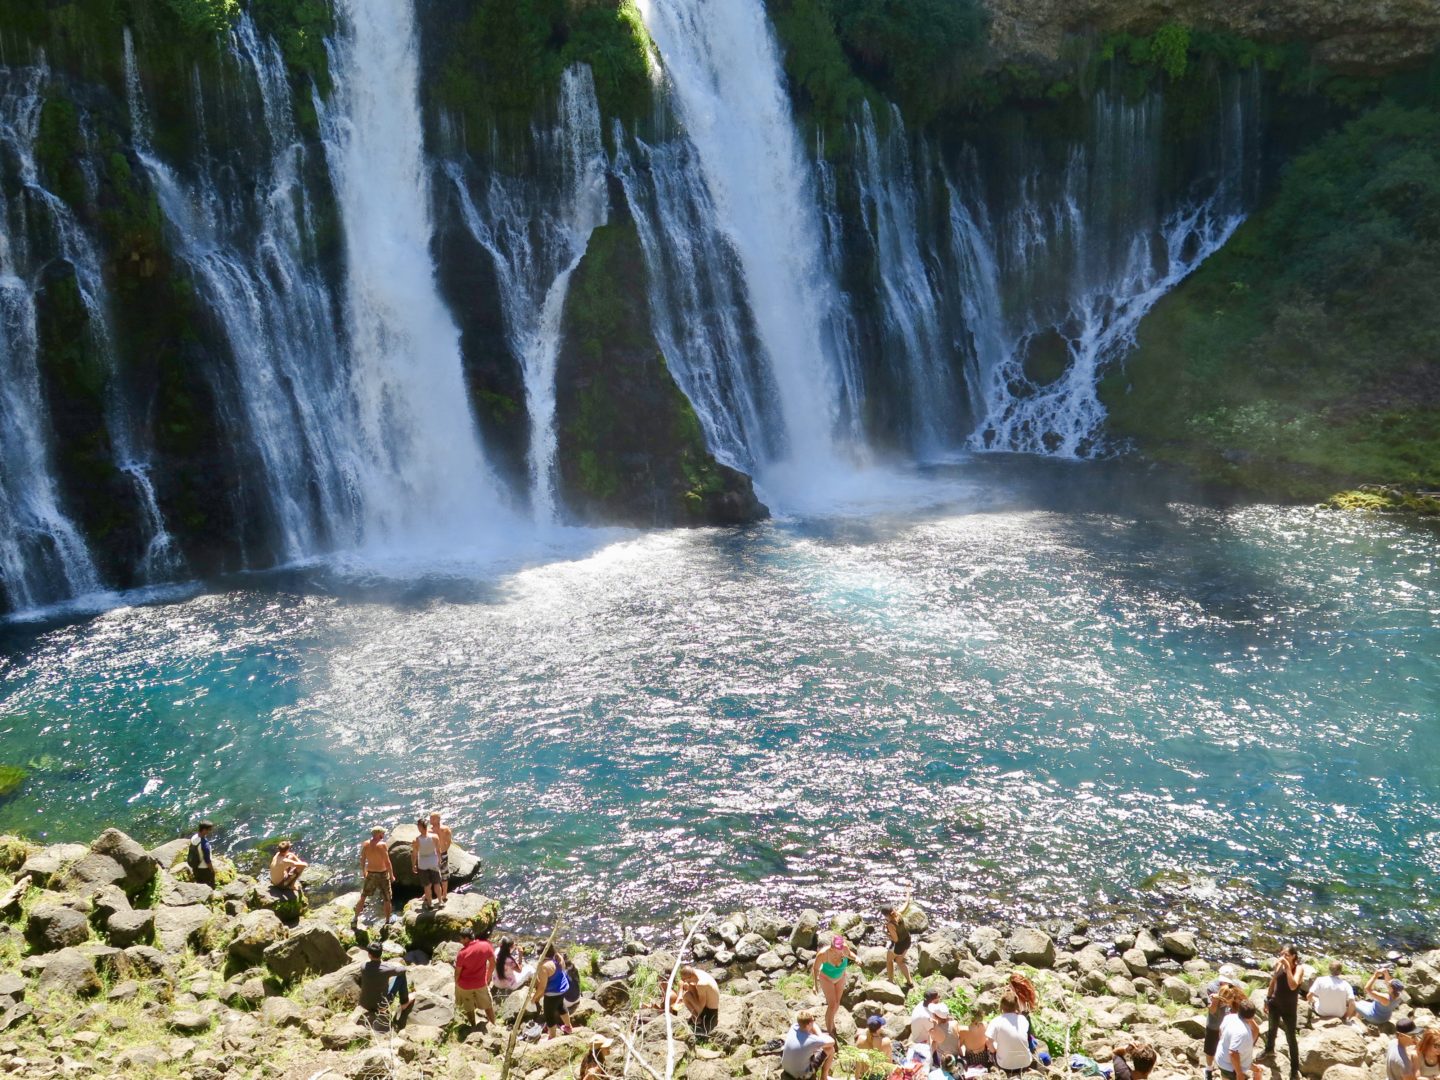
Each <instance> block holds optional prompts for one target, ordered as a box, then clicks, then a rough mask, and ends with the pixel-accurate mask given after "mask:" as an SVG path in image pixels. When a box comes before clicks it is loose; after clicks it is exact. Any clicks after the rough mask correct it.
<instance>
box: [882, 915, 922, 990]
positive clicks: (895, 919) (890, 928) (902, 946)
mask: <svg viewBox="0 0 1440 1080" xmlns="http://www.w3.org/2000/svg"><path fill="white" fill-rule="evenodd" d="M912 895H913V893H910V892H907V893H906V894H905V902H904V903H903V904H901V905H900V906H899V907H898V908H893V907H892V908H886V909H885V936H886V937H887V938H888V939H889V944H888V945H886V947H885V978H886V980H887V981H889V982H894V981H895V969H896V968H899V969H900V974H901V975H903V976H904V977H905V985H906V986H907V987H908V986H910V985H911V984H913V983H914V981H915V980H913V979H912V978H910V968H909V966H908V965H907V964H906V962H905V954H906V953H907V952H909V951H910V928H909V927H908V926H906V925H905V915H906V913H907V912H909V910H910V897H911V896H912Z"/></svg>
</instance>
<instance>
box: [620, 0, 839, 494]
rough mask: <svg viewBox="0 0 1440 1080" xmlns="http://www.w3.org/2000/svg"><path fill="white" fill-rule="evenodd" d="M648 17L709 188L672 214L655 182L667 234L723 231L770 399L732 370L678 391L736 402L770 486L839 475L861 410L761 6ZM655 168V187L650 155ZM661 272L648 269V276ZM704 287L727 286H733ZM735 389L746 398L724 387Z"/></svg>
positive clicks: (681, 188) (741, 371)
mask: <svg viewBox="0 0 1440 1080" xmlns="http://www.w3.org/2000/svg"><path fill="white" fill-rule="evenodd" d="M639 7H640V12H641V16H642V17H643V18H644V20H645V24H646V26H647V27H648V29H649V31H650V34H651V37H652V38H653V39H654V40H655V42H656V44H657V46H658V47H659V51H660V55H661V57H662V60H663V62H664V66H665V70H666V73H667V75H668V78H669V82H670V86H671V88H672V90H673V93H674V98H675V101H676V104H677V106H678V112H679V115H680V118H681V120H682V121H683V123H684V127H685V133H686V135H687V136H688V138H689V141H690V143H691V144H692V145H693V147H694V150H695V161H694V162H687V164H698V166H699V169H700V171H701V174H702V176H703V181H704V185H705V188H706V193H705V197H704V198H699V197H698V196H697V193H695V192H694V191H693V189H691V184H693V180H692V181H689V182H687V183H682V184H675V183H670V184H668V185H666V186H667V187H668V188H669V190H668V192H667V194H669V195H670V196H672V197H676V196H678V197H679V199H680V201H679V202H678V203H676V202H673V201H670V200H667V199H666V198H665V196H664V195H662V194H661V193H660V190H659V189H660V187H661V185H662V184H663V183H664V180H662V179H657V180H656V189H657V190H656V196H657V198H656V201H657V202H659V203H661V204H662V206H661V208H660V209H659V211H658V215H657V216H658V222H659V224H661V225H662V226H663V225H666V224H675V223H678V222H682V221H685V220H686V219H687V218H690V217H692V215H694V214H696V213H700V214H705V215H713V221H714V224H713V225H710V226H709V228H707V229H705V230H704V231H702V232H700V233H699V235H700V236H706V234H707V233H709V232H711V230H714V231H715V232H718V233H719V234H721V235H723V237H724V238H725V241H726V242H727V244H728V246H729V248H730V249H731V251H733V256H734V259H735V261H736V263H737V264H738V267H739V270H740V274H741V277H742V279H743V283H744V290H745V298H746V301H747V306H748V308H749V310H750V313H751V316H752V318H753V320H754V329H755V335H756V338H757V339H758V342H759V346H760V348H761V350H762V352H763V365H762V366H763V370H764V374H765V378H766V382H767V383H768V386H766V387H764V388H761V387H757V386H756V385H755V383H754V377H755V375H756V374H757V372H756V370H755V367H754V366H752V365H749V364H744V363H736V362H730V363H727V364H726V368H725V370H723V371H716V372H711V373H705V374H698V375H697V374H696V373H693V372H692V373H689V374H688V375H685V376H680V375H679V373H678V372H677V378H680V379H681V385H682V387H684V388H686V389H687V390H688V389H690V388H691V387H694V386H696V385H703V384H705V383H707V382H710V383H712V384H713V385H712V386H710V387H707V388H706V389H707V390H709V391H710V392H711V396H714V395H715V394H728V395H729V397H730V398H731V400H733V401H737V402H738V403H739V404H740V406H741V413H740V415H739V416H738V417H736V418H735V419H734V420H733V421H732V425H733V427H734V428H735V429H736V430H735V432H734V433H735V434H738V435H740V436H741V437H748V436H749V435H750V434H751V433H752V429H753V427H754V426H755V425H756V422H757V420H760V418H762V417H763V421H762V422H763V424H764V425H765V426H766V427H767V428H769V432H768V437H766V438H765V439H764V440H763V442H761V443H759V444H755V443H748V444H747V445H746V447H745V449H746V450H748V455H747V456H748V457H750V458H751V459H752V460H754V461H755V462H756V465H757V466H758V468H759V470H760V471H761V473H762V474H764V473H767V472H768V473H770V474H771V475H772V476H773V475H774V474H775V473H776V469H775V466H776V464H777V462H778V461H779V460H783V461H784V462H785V465H786V471H795V472H798V473H799V474H800V476H802V477H803V476H806V475H814V474H817V473H819V472H821V471H826V470H830V469H833V468H834V466H835V465H836V463H837V462H838V461H839V460H840V458H841V446H840V445H839V440H838V439H837V433H838V432H840V431H843V430H844V428H845V425H846V423H847V416H849V415H851V414H853V413H854V412H856V411H858V410H857V409H856V405H857V403H856V402H852V401H847V400H845V399H844V397H843V392H844V389H845V388H846V387H847V386H853V385H856V380H853V379H851V378H849V377H847V375H846V374H845V373H843V372H841V371H840V370H839V368H840V365H841V364H842V363H843V362H844V358H842V357H838V356H836V355H835V353H834V351H833V349H831V348H827V341H828V339H829V338H830V335H829V333H828V331H827V324H828V323H829V321H830V319H831V317H832V313H831V311H830V310H829V309H828V307H829V301H830V299H831V298H832V297H833V296H834V295H836V293H837V292H838V290H835V289H834V287H833V282H831V281H829V280H827V273H826V270H827V262H826V258H825V250H824V242H823V236H822V230H821V224H820V220H819V210H818V206H817V197H816V194H817V193H816V190H815V187H816V185H815V183H814V181H813V176H812V175H811V173H810V170H809V168H808V166H807V163H806V160H805V156H804V154H803V153H802V150H801V145H800V142H799V139H798V137H797V133H796V128H795V123H794V118H793V116H792V114H791V109H790V102H789V99H788V98H787V96H786V94H785V90H784V85H783V81H782V77H781V70H780V62H779V57H778V54H777V51H776V46H775V42H774V40H773V38H772V35H771V32H770V27H769V24H768V23H767V21H766V17H765V11H764V7H763V5H762V4H761V3H760V0H727V2H726V3H723V4H718V3H706V2H705V0H666V2H663V3H662V2H657V0H641V2H640V4H639ZM677 156H679V155H677ZM673 163H674V162H673V159H672V161H671V162H670V164H672V165H673ZM650 164H651V173H652V176H653V175H654V173H655V171H656V170H655V165H656V161H655V156H654V155H651V160H650ZM662 167H663V166H662ZM669 179H671V180H673V179H675V178H673V177H671V178H669ZM641 201H642V203H643V202H644V200H641ZM666 202H669V205H668V206H666V205H663V204H665V203H666ZM694 235H696V234H694V233H685V234H680V235H676V234H674V233H671V232H669V231H668V230H667V232H666V237H665V242H666V243H669V244H687V245H688V244H691V243H693V240H691V239H690V237H691V236H694ZM707 239H708V237H707ZM652 240H653V238H652ZM650 247H651V245H650V244H647V250H649V249H650ZM706 247H710V248H712V250H711V251H705V252H703V254H704V255H705V256H706V257H722V258H723V254H722V253H720V252H716V251H713V245H711V244H709V243H707V244H706ZM660 269H661V268H660V267H657V266H656V265H655V263H653V262H652V264H651V274H652V276H654V275H655V274H656V273H657V271H659V270H660ZM707 277H708V278H709V279H710V280H711V281H718V280H720V279H722V278H723V277H724V274H723V272H722V273H711V274H709V275H707ZM725 334H726V336H727V338H728V339H729V340H727V341H726V342H725V346H724V348H725V349H726V352H727V354H728V351H729V349H730V348H731V347H733V346H735V345H738V344H739V342H738V341H737V340H735V339H736V338H737V337H738V335H737V334H736V333H735V332H734V330H733V329H729V328H727V329H726V331H725ZM707 352H710V353H711V354H712V355H711V356H705V355H704V354H702V359H707V360H708V359H711V358H713V350H707ZM724 358H725V359H726V360H731V361H733V360H734V359H735V358H734V357H731V356H729V355H726V356H725V357H724ZM667 360H670V361H671V362H672V365H673V364H675V363H676V362H677V361H678V363H679V364H680V365H684V364H687V363H693V362H694V360H693V358H690V357H686V356H681V355H676V356H671V355H670V354H669V353H667ZM735 380H740V385H738V386H737V385H730V386H728V387H727V385H726V384H727V383H731V384H733V383H734V381H735ZM770 387H773V390H774V395H773V400H774V406H775V407H774V410H773V413H772V412H771V410H770V408H769V407H768V402H769V400H770V399H771V395H770V394H768V393H767V392H766V390H768V389H769V388H770ZM703 396H705V395H703V394H702V397H703ZM692 400H693V398H692ZM717 426H720V425H717ZM713 445H717V446H723V445H724V443H723V442H717V443H716V444H713Z"/></svg>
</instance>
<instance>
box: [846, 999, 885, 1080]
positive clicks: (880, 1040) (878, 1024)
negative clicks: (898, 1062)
mask: <svg viewBox="0 0 1440 1080" xmlns="http://www.w3.org/2000/svg"><path fill="white" fill-rule="evenodd" d="M855 1049H857V1050H865V1051H867V1052H868V1054H867V1056H866V1057H861V1058H857V1059H856V1061H855V1080H866V1077H871V1076H875V1077H881V1076H889V1075H890V1072H891V1069H892V1067H893V1066H892V1063H891V1060H890V1058H891V1055H892V1054H893V1053H894V1050H895V1044H894V1043H893V1042H891V1041H890V1038H889V1037H888V1036H887V1035H886V1034H885V1017H883V1016H881V1015H880V1014H879V1013H876V1014H875V1015H874V1016H871V1017H870V1018H869V1019H867V1020H866V1021H865V1030H864V1032H862V1033H861V1035H860V1037H859V1038H858V1039H856V1040H855ZM870 1054H883V1055H884V1063H883V1064H880V1063H879V1061H878V1059H875V1058H872V1057H869V1055H870Z"/></svg>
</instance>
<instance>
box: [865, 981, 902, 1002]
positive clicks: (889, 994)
mask: <svg viewBox="0 0 1440 1080" xmlns="http://www.w3.org/2000/svg"><path fill="white" fill-rule="evenodd" d="M854 997H855V1000H856V1001H874V1002H878V1003H879V1004H881V1005H904V1004H905V991H904V990H901V989H900V987H898V986H896V985H895V984H894V983H892V982H886V981H885V980H884V979H872V980H871V981H870V982H868V983H865V984H864V985H863V986H861V987H860V988H859V989H857V990H856V991H855V995H854Z"/></svg>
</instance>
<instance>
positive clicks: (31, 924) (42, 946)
mask: <svg viewBox="0 0 1440 1080" xmlns="http://www.w3.org/2000/svg"><path fill="white" fill-rule="evenodd" d="M25 940H26V941H28V942H30V947H31V948H33V949H34V950H35V951H36V952H54V951H55V950H56V949H64V948H67V947H68V946H71V945H79V944H81V943H82V942H85V941H89V940H90V920H88V919H87V918H85V916H84V915H82V914H81V913H80V912H78V911H76V910H75V909H74V908H72V907H69V906H67V905H65V904H62V903H59V902H57V901H53V900H50V901H41V902H40V903H37V904H36V905H35V906H34V907H33V908H31V909H30V917H29V918H28V919H27V920H26V921H25Z"/></svg>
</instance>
